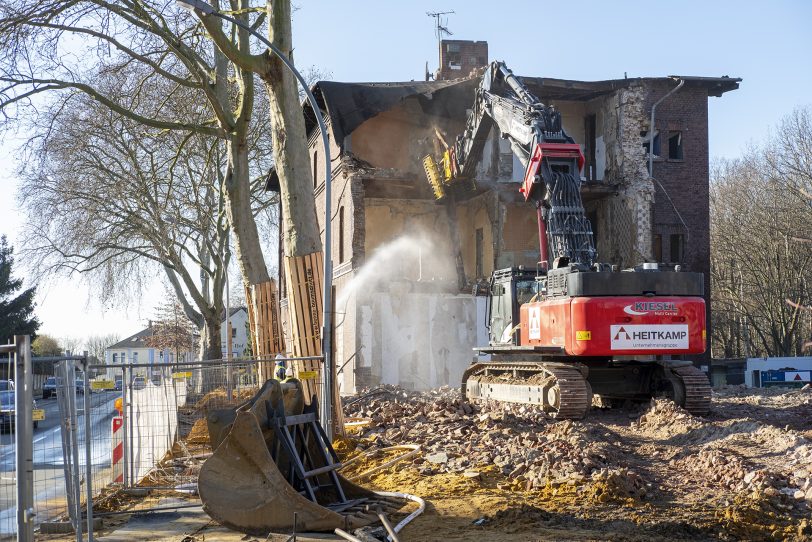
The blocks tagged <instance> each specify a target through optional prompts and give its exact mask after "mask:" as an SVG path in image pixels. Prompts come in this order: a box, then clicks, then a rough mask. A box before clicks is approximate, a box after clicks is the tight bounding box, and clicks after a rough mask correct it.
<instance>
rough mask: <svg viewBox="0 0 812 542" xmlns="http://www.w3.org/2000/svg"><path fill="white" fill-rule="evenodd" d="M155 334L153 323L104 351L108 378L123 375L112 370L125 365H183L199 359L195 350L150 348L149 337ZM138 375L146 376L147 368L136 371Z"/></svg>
mask: <svg viewBox="0 0 812 542" xmlns="http://www.w3.org/2000/svg"><path fill="white" fill-rule="evenodd" d="M152 334H153V329H152V322H150V325H149V327H147V328H146V329H142V330H141V331H139V332H138V333H136V334H135V335H131V336H129V337H127V338H126V339H124V340H122V341H119V342H117V343H116V344H114V345H112V346H109V347H107V348H106V349H105V350H104V363H105V365H107V366H108V369H107V378H108V379H110V380H112V379H113V378H114V376H116V375H118V376H120V375H121V371H119V370H115V369H112V368H111V367H113V366H115V365H121V364H124V363H131V364H143V363H148V364H160V363H183V362H189V361H194V360H195V359H196V357H197V355H196V353H195V351H194V350H191V349H186V350H183V351H180V352H178V353H177V359H176V355H175V350H174V349H169V348H162V349H161V348H154V347H151V346H148V345H147V343H148V340H149V337H151V336H152ZM134 372H135V373H136V374H142V375H144V376H146V375H147V374H148V371H147V370H146V368H142V369H135V370H134Z"/></svg>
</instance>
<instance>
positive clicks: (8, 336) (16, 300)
mask: <svg viewBox="0 0 812 542" xmlns="http://www.w3.org/2000/svg"><path fill="white" fill-rule="evenodd" d="M13 253H14V249H13V248H12V247H10V246H9V245H8V241H7V240H6V236H5V235H3V236H1V237H0V341H2V342H6V341H10V340H12V339H13V338H14V335H33V334H34V333H36V331H37V329H38V328H39V320H37V318H36V317H35V316H34V294H35V293H36V290H37V289H36V287H32V288H28V289H27V290H23V291H22V292H21V293H19V294H18V292H19V291H20V289H21V288H22V287H23V280H22V279H14V278H12V277H11V267H12V265H13V264H14V258H13V256H12V255H13Z"/></svg>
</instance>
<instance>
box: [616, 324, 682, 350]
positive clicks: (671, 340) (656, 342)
mask: <svg viewBox="0 0 812 542" xmlns="http://www.w3.org/2000/svg"><path fill="white" fill-rule="evenodd" d="M609 333H610V334H611V335H610V336H611V340H612V346H611V348H612V350H649V349H653V350H683V349H687V348H688V326H687V325H629V324H620V325H613V326H609Z"/></svg>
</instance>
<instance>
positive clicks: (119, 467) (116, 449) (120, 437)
mask: <svg viewBox="0 0 812 542" xmlns="http://www.w3.org/2000/svg"><path fill="white" fill-rule="evenodd" d="M112 467H113V483H117V484H123V483H124V417H123V416H113V463H112Z"/></svg>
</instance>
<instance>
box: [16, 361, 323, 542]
mask: <svg viewBox="0 0 812 542" xmlns="http://www.w3.org/2000/svg"><path fill="white" fill-rule="evenodd" d="M9 351H10V350H9ZM12 356H14V354H13V353H12ZM21 358H24V356H21ZM21 361H24V360H23V359H21ZM311 361H312V359H311ZM46 362H47V363H51V364H53V370H54V372H55V375H54V380H55V383H56V390H55V394H54V396H53V397H50V398H48V399H41V398H39V399H36V405H35V406H34V401H35V399H34V390H33V386H29V387H28V388H27V389H26V390H25V393H26V394H27V395H28V396H30V397H31V399H30V400H29V401H30V402H31V405H32V408H30V409H29V412H30V413H32V416H33V418H32V420H31V422H30V424H31V426H30V427H28V428H23V430H21V431H15V429H16V427H14V424H12V425H11V426H10V427H9V428H8V429H7V431H8V433H5V432H4V433H2V434H0V444H2V446H0V454H2V455H0V469H2V472H0V506H2V509H1V510H0V540H3V539H12V538H15V537H16V538H17V539H18V540H32V539H33V538H30V537H29V531H30V532H31V533H33V530H34V529H39V530H41V531H42V532H64V531H66V530H67V531H68V532H73V533H75V536H76V540H77V541H78V540H85V539H87V540H93V534H92V531H90V532H89V529H88V526H91V525H94V520H95V521H97V520H98V518H100V517H104V516H108V515H117V514H123V513H138V512H148V511H156V510H161V509H177V508H182V507H192V506H199V505H200V501H199V499H198V497H197V475H198V473H199V471H200V467H201V465H202V464H203V462H204V461H205V460H206V458H207V457H209V456H210V455H211V453H212V449H211V446H210V439H209V434H208V423H207V420H208V418H209V417H211V416H213V417H216V416H217V415H218V411H220V410H221V409H232V408H234V407H236V406H238V405H240V404H241V403H244V402H245V401H247V400H248V399H250V398H251V397H252V396H253V395H254V394H255V393H256V392H257V391H258V390H259V388H260V387H261V385H262V384H263V383H264V382H265V378H264V376H265V375H270V374H273V372H274V366H275V365H276V364H277V363H279V360H277V359H239V360H230V361H225V360H212V361H204V362H195V363H182V364H170V363H165V364H161V363H156V364H131V365H94V364H88V362H87V359H86V358H85V357H84V356H65V357H63V358H50V359H48V360H43V361H42V363H46ZM36 363H37V360H33V361H32V360H31V359H30V357H29V359H28V363H27V364H26V363H17V364H16V366H17V372H16V374H15V381H17V382H18V383H19V382H24V381H25V376H26V374H25V371H26V370H27V371H28V374H29V375H31V374H33V366H34V365H35V364H36ZM284 363H294V360H293V359H288V360H284ZM29 380H30V379H29ZM317 380H318V376H316V377H314V378H313V382H312V384H313V385H314V387H315V386H318V385H319V384H320V383H319V382H317ZM17 390H18V392H17V393H19V390H21V387H20V386H19V384H18V386H17ZM0 393H2V392H0ZM11 393H12V394H14V393H15V392H13V391H12V392H11ZM38 393H39V392H38ZM20 395H21V396H22V394H20ZM21 399H24V398H22V397H21ZM4 408H5V407H4ZM35 420H36V421H35ZM0 421H2V419H1V418H0ZM21 423H22V418H21ZM18 437H19V438H18ZM20 439H22V440H23V441H26V442H27V446H28V447H30V450H29V449H28V448H26V446H25V445H23V447H22V448H20V446H19V444H18V442H19V441H20ZM29 453H30V462H28V463H26V462H25V457H23V458H22V459H23V463H20V462H19V461H15V459H16V458H18V457H19V456H20V455H21V454H22V456H26V455H29ZM20 464H22V465H23V467H22V470H19V465H20ZM18 472H23V473H24V476H23V478H22V479H21V480H20V482H21V484H18V483H17V482H18V481H17V473H18ZM27 473H28V474H30V475H31V477H32V478H33V479H32V480H31V481H30V484H29V485H30V488H29V490H28V491H25V488H24V487H23V493H20V487H21V486H25V485H26V484H25V482H26V479H25V476H26V474H27ZM25 493H30V494H25ZM21 494H23V497H22V500H21V501H20V500H19V496H20V495H21ZM18 501H19V502H21V503H22V504H23V506H22V507H20V506H18ZM20 510H23V512H24V513H19V512H20ZM21 526H22V528H21Z"/></svg>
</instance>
